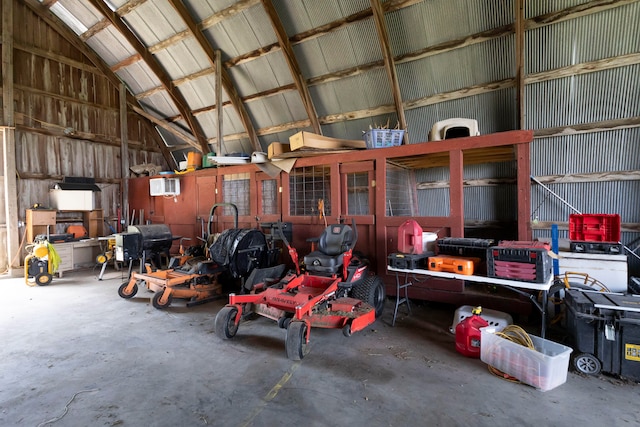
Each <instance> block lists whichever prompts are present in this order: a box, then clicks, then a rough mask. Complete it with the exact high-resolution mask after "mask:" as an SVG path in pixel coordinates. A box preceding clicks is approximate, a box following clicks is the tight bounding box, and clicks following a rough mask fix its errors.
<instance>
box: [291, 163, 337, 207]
mask: <svg viewBox="0 0 640 427" xmlns="http://www.w3.org/2000/svg"><path fill="white" fill-rule="evenodd" d="M289 187H290V189H291V194H290V197H289V210H290V212H291V215H299V216H303V215H318V213H319V210H318V205H319V204H320V203H319V202H318V201H319V200H323V201H324V203H323V205H324V215H331V176H330V168H329V167H327V166H308V167H304V168H296V169H294V170H292V171H291V174H289Z"/></svg>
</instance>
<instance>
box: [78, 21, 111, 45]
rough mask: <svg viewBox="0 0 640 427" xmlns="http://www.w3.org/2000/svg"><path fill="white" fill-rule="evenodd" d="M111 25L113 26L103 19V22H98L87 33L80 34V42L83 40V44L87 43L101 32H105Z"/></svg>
mask: <svg viewBox="0 0 640 427" xmlns="http://www.w3.org/2000/svg"><path fill="white" fill-rule="evenodd" d="M110 25H111V22H109V20H108V19H107V18H102V19H101V20H99V21H98V22H96V23H95V24H94V25H92V26H91V28H88V29H87V31H85V32H84V33H82V34H80V40H82V41H83V42H86V41H87V40H89V39H90V38H91V37H93V36H95V35H96V34H98V33H99V32H100V31H102V30H104V29H105V28H108V27H109V26H110Z"/></svg>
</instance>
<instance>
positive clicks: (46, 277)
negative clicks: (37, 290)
mask: <svg viewBox="0 0 640 427" xmlns="http://www.w3.org/2000/svg"><path fill="white" fill-rule="evenodd" d="M52 280H53V276H52V275H50V274H49V273H40V274H38V275H36V283H37V284H38V286H47V285H48V284H49V283H51V281H52Z"/></svg>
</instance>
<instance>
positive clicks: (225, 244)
mask: <svg viewBox="0 0 640 427" xmlns="http://www.w3.org/2000/svg"><path fill="white" fill-rule="evenodd" d="M279 253H280V250H279V249H277V248H276V249H272V248H270V247H269V245H268V244H267V238H266V236H265V235H264V233H263V232H261V231H260V230H256V229H253V228H230V229H228V230H225V231H223V232H222V233H221V234H220V236H219V237H218V238H217V239H216V241H215V242H213V244H211V245H210V246H209V254H210V257H211V259H212V260H213V261H214V262H215V263H216V264H218V265H219V266H221V267H226V268H227V269H228V271H229V273H230V274H231V276H232V277H233V278H234V279H237V278H240V277H243V278H246V277H247V276H248V275H249V274H250V273H251V271H252V270H253V269H254V268H265V267H271V266H272V265H274V264H275V263H276V261H277V259H278V256H279Z"/></svg>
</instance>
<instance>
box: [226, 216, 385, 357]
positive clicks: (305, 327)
mask: <svg viewBox="0 0 640 427" xmlns="http://www.w3.org/2000/svg"><path fill="white" fill-rule="evenodd" d="M280 234H281V238H282V240H283V242H284V244H285V245H286V246H287V248H288V249H289V255H290V256H291V259H292V260H293V262H294V264H295V266H296V273H295V274H294V273H289V274H288V275H287V276H285V277H284V278H283V279H281V280H279V281H277V283H275V284H271V285H269V283H268V279H264V278H258V277H254V278H251V277H250V278H249V279H248V281H247V283H246V285H247V288H249V289H250V291H249V293H248V294H245V295H236V294H230V295H229V304H227V305H226V306H225V307H224V308H222V310H220V311H219V312H218V314H217V316H216V319H215V332H216V335H218V336H219V337H220V338H222V339H228V338H233V337H234V336H235V335H236V333H237V332H238V325H239V324H240V320H241V319H242V318H243V316H245V315H247V314H251V313H257V314H259V315H261V316H264V317H268V318H270V319H273V320H276V321H277V322H278V326H279V327H281V328H284V329H286V330H287V338H286V341H285V348H286V352H287V357H288V358H289V359H292V360H300V359H302V358H303V357H304V356H305V355H306V354H307V353H308V344H309V335H310V331H311V328H312V327H318V328H341V329H342V332H343V333H344V335H345V336H351V334H352V333H354V332H357V331H360V330H362V329H364V328H366V327H367V326H369V325H371V324H372V323H373V322H375V320H376V318H378V317H379V316H380V315H381V314H382V311H383V309H384V303H385V287H384V283H383V282H382V279H380V278H379V277H377V276H375V275H373V274H370V272H369V271H368V267H369V264H368V261H367V260H366V259H364V258H361V257H359V256H356V255H354V254H353V248H354V247H355V244H356V241H357V239H358V234H357V230H356V227H355V221H353V222H352V226H349V225H346V224H334V225H330V226H328V227H327V228H326V229H325V230H324V232H323V233H322V235H321V236H320V238H319V239H318V240H317V250H316V251H314V252H311V253H310V254H309V255H307V256H305V257H304V264H305V266H306V272H305V273H301V272H300V266H299V264H298V253H297V251H296V250H295V249H294V248H292V247H291V246H290V245H289V242H288V241H287V239H286V238H285V237H284V233H282V230H280ZM256 276H258V274H256Z"/></svg>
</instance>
